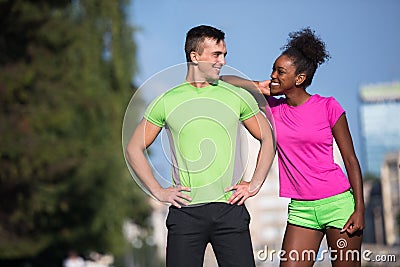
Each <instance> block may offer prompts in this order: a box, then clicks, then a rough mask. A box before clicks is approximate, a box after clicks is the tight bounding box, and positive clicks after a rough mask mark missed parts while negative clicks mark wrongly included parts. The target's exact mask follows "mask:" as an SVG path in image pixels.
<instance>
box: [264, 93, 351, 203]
mask: <svg viewBox="0 0 400 267" xmlns="http://www.w3.org/2000/svg"><path fill="white" fill-rule="evenodd" d="M268 103H269V106H270V108H271V111H272V114H273V117H274V121H275V126H276V141H277V149H278V165H279V183H280V196H282V197H290V198H293V199H299V200H316V199H322V198H326V197H330V196H333V195H336V194H339V193H342V192H344V191H346V190H348V189H349V188H350V183H349V180H348V179H347V177H346V175H345V174H344V172H343V171H342V169H341V167H340V166H339V165H337V164H336V163H335V162H334V159H333V135H332V128H333V126H334V125H335V123H336V122H337V120H338V119H339V117H340V116H341V115H342V114H343V113H344V110H343V108H342V107H341V106H340V104H339V103H338V102H337V101H336V100H335V99H334V98H333V97H321V96H320V95H317V94H316V95H312V96H311V97H310V98H309V99H308V100H307V101H306V102H305V103H303V104H302V105H300V106H297V107H293V106H289V105H288V104H287V103H286V99H285V98H279V99H276V98H274V97H269V98H268Z"/></svg>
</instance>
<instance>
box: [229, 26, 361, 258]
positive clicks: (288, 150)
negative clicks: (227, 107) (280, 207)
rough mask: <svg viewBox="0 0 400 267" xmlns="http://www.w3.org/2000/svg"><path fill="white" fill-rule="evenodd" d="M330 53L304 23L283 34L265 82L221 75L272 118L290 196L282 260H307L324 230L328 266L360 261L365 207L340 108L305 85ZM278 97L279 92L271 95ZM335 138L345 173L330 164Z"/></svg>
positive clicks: (283, 181) (282, 181)
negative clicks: (264, 104) (260, 101)
mask: <svg viewBox="0 0 400 267" xmlns="http://www.w3.org/2000/svg"><path fill="white" fill-rule="evenodd" d="M329 58H330V56H329V53H328V52H327V51H326V49H325V43H324V42H323V41H322V40H321V39H320V38H319V37H318V36H316V35H315V33H314V31H312V30H311V29H310V28H305V29H302V30H300V31H297V32H292V33H290V34H289V40H288V43H287V44H286V45H285V46H284V47H283V52H282V54H281V55H280V56H279V57H278V58H277V59H276V61H275V63H274V66H273V69H272V73H271V76H270V77H271V80H270V81H264V82H252V81H249V80H245V79H242V78H239V77H236V76H222V77H221V79H223V80H224V81H227V82H229V83H232V84H234V85H237V86H240V87H243V88H246V89H248V90H253V91H254V90H257V91H259V90H261V92H262V93H263V94H264V95H265V96H266V98H267V101H268V104H269V106H270V108H271V112H272V115H273V117H274V121H275V126H276V138H277V140H276V141H277V149H278V164H279V180H280V196H282V197H289V198H291V202H290V204H289V208H288V222H287V227H286V231H285V235H284V239H283V243H282V250H283V251H284V252H285V254H284V255H283V257H281V266H312V265H313V263H314V261H315V259H316V258H317V253H318V249H319V247H320V244H321V241H322V239H323V237H324V235H325V234H326V237H327V242H328V245H329V249H330V255H329V256H331V260H332V265H333V266H360V257H361V251H360V250H361V241H362V230H363V228H364V209H365V207H364V200H363V189H362V177H361V171H360V167H359V163H358V159H357V157H356V155H355V152H354V147H353V142H352V138H351V135H350V131H349V128H348V124H347V120H346V116H345V112H344V110H343V108H342V107H341V106H340V104H339V103H338V102H337V101H336V100H335V99H334V98H333V97H322V96H320V95H318V94H315V95H310V94H309V93H308V92H307V91H306V88H307V87H308V86H309V85H311V83H312V79H313V76H314V74H315V71H316V69H317V68H318V67H319V66H320V65H321V64H322V63H324V62H325V61H327V60H329ZM278 95H284V96H285V97H284V98H283V97H281V98H279V99H277V98H275V97H272V96H278ZM333 138H334V139H335V140H336V143H337V145H338V147H339V150H340V153H341V156H342V158H343V162H344V165H345V168H346V172H347V175H348V177H346V175H345V174H344V172H343V171H342V169H341V168H340V166H339V165H337V164H335V163H334V159H333ZM322 256H323V255H322ZM325 256H326V254H325Z"/></svg>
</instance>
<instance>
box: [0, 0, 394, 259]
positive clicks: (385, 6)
mask: <svg viewBox="0 0 400 267" xmlns="http://www.w3.org/2000/svg"><path fill="white" fill-rule="evenodd" d="M399 12H400V1H398V0H383V1H382V0H354V1H344V0H337V1H330V2H326V1H325V2H322V1H318V0H304V1H261V0H259V1H257V0H250V1H246V2H243V1H239V0H231V1H228V0H219V1H218V0H217V1H215V0H213V1H212V0H203V1H184V0H151V1H145V0H136V1H135V0H112V1H104V0H97V1H94V0H68V1H67V0H58V1H50V0H35V1H34V0H0V29H1V30H0V68H1V70H0V266H10V267H14V266H16V267H17V266H18V267H19V266H21V267H22V266H24V267H25V266H32V267H36V266H40V267H47V266H55V267H56V266H63V262H64V260H66V259H67V257H68V255H69V252H71V251H75V252H76V254H77V255H78V256H79V257H81V259H83V260H84V261H85V263H86V266H126V267H133V266H142V267H153V266H154V267H157V266H163V262H164V258H165V237H166V232H165V230H166V229H165V216H166V214H167V206H166V205H163V204H160V203H157V202H155V201H153V200H152V199H151V198H149V197H148V196H147V195H146V194H145V193H144V192H143V191H142V190H141V189H140V188H139V187H138V186H137V185H136V183H135V182H134V180H133V179H132V177H131V175H130V173H129V171H128V169H127V167H126V164H125V161H124V156H123V152H122V150H123V149H122V145H121V134H122V123H123V119H124V112H125V110H126V107H127V105H128V103H129V101H130V99H131V98H132V96H133V95H134V94H135V92H136V91H137V88H139V87H140V86H141V84H143V83H144V82H145V81H147V80H148V79H151V77H152V76H153V75H155V74H156V73H158V72H160V71H162V70H164V69H166V68H169V67H171V66H174V65H177V64H181V63H183V62H184V58H185V57H184V51H183V45H184V40H185V34H186V32H187V31H188V30H189V29H190V28H191V27H194V26H197V25H200V24H208V25H212V26H215V27H217V28H220V29H222V30H223V31H224V32H225V33H226V42H227V49H228V57H227V64H228V65H229V66H231V67H233V68H235V69H237V70H239V71H240V72H242V73H244V74H245V75H247V76H248V77H250V78H252V79H254V80H263V79H268V78H269V75H270V72H271V69H272V64H273V62H274V60H275V58H276V57H277V56H278V55H279V53H280V48H281V47H282V46H283V45H284V44H285V42H286V39H287V37H288V34H289V32H292V31H296V30H299V29H301V28H303V27H307V26H309V27H311V28H312V29H314V30H315V31H316V33H317V34H318V35H320V37H321V38H322V39H323V40H324V41H325V42H326V45H327V49H328V50H329V52H330V53H331V56H332V58H331V60H330V61H329V62H328V63H326V64H324V65H322V66H321V67H320V68H319V69H318V70H317V73H316V75H315V77H314V81H313V84H312V86H310V88H309V89H308V90H309V91H310V93H312V94H320V95H323V96H334V97H335V98H336V99H337V100H338V101H339V102H340V103H341V104H342V106H343V108H344V109H345V110H346V112H347V118H348V121H349V124H350V130H351V133H352V136H353V140H354V145H355V149H356V153H357V155H358V157H359V160H360V163H361V166H362V171H363V176H364V191H365V199H366V204H367V210H366V223H367V229H366V231H365V235H364V243H363V250H364V251H367V250H368V251H372V256H377V255H383V256H386V257H385V259H386V260H385V261H382V260H381V261H379V262H378V261H377V260H374V261H372V260H371V261H363V265H364V266H382V265H384V266H400V255H399V254H400V252H399V245H400V234H399V225H400V215H399V214H400V212H399V211H400V173H399V164H400V121H399V118H398V114H400V63H399V62H400V50H399V47H400V34H399V32H400V31H399V29H400V16H399ZM182 79H183V78H182ZM149 94H150V95H151V92H150V93H149ZM144 97H145V96H144ZM139 102H140V101H139ZM139 102H138V103H139ZM144 107H145V105H144V104H143V103H142V104H138V107H137V112H133V113H132V114H130V119H131V120H132V121H134V120H135V121H137V120H139V119H140V116H141V115H140V114H142V111H143V108H144ZM150 152H151V153H152V154H153V155H158V154H162V153H160V151H157V148H152V150H151V151H150ZM335 153H338V151H337V150H336V151H335ZM153 160H155V161H157V157H155V158H154V159H153ZM338 163H340V159H339V158H338ZM155 164H156V165H157V164H158V166H163V164H165V163H163V162H162V159H161V158H160V159H159V162H156V163H155ZM160 168H163V167H160ZM165 169H168V166H165ZM287 201H288V200H287V199H282V198H279V197H278V181H277V169H276V163H275V164H274V167H273V168H272V170H271V172H270V174H269V176H268V180H267V182H266V183H265V185H264V187H263V190H262V191H261V192H260V194H258V195H257V196H256V197H255V198H253V199H251V200H249V201H248V202H247V205H248V207H249V209H250V212H251V214H252V222H251V231H252V238H253V244H254V250H255V256H256V257H257V266H278V264H279V261H278V260H277V259H273V258H271V256H270V257H265V256H266V255H268V252H271V251H272V250H279V248H280V242H281V240H282V235H283V231H284V227H285V220H286V204H287ZM324 246H325V248H326V245H324V244H323V246H322V249H323V248H324ZM373 259H376V258H373ZM316 265H321V266H325V265H329V264H328V261H327V260H321V261H319V262H317V263H316ZM205 266H209V267H213V266H217V265H216V263H215V260H214V257H213V255H212V251H211V248H209V249H208V250H207V254H206V261H205Z"/></svg>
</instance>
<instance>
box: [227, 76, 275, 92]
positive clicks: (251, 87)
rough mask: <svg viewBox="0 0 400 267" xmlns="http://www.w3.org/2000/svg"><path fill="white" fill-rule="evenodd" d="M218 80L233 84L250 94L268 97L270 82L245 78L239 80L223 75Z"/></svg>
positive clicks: (235, 77) (238, 78) (236, 77)
mask: <svg viewBox="0 0 400 267" xmlns="http://www.w3.org/2000/svg"><path fill="white" fill-rule="evenodd" d="M220 80H222V81H224V82H227V83H230V84H233V85H235V86H237V87H241V88H243V89H246V90H247V91H250V92H251V93H259V92H261V93H262V94H263V95H265V96H270V94H271V91H270V88H269V84H270V83H271V82H270V80H265V81H251V80H247V79H245V78H241V77H239V76H235V75H223V76H220Z"/></svg>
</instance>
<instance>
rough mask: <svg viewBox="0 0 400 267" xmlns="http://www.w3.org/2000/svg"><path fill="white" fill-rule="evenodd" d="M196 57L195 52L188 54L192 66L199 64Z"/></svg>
mask: <svg viewBox="0 0 400 267" xmlns="http://www.w3.org/2000/svg"><path fill="white" fill-rule="evenodd" d="M197 56H198V54H197V52H195V51H192V52H190V59H191V60H192V62H193V63H194V64H197V63H199V62H198V61H197Z"/></svg>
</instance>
